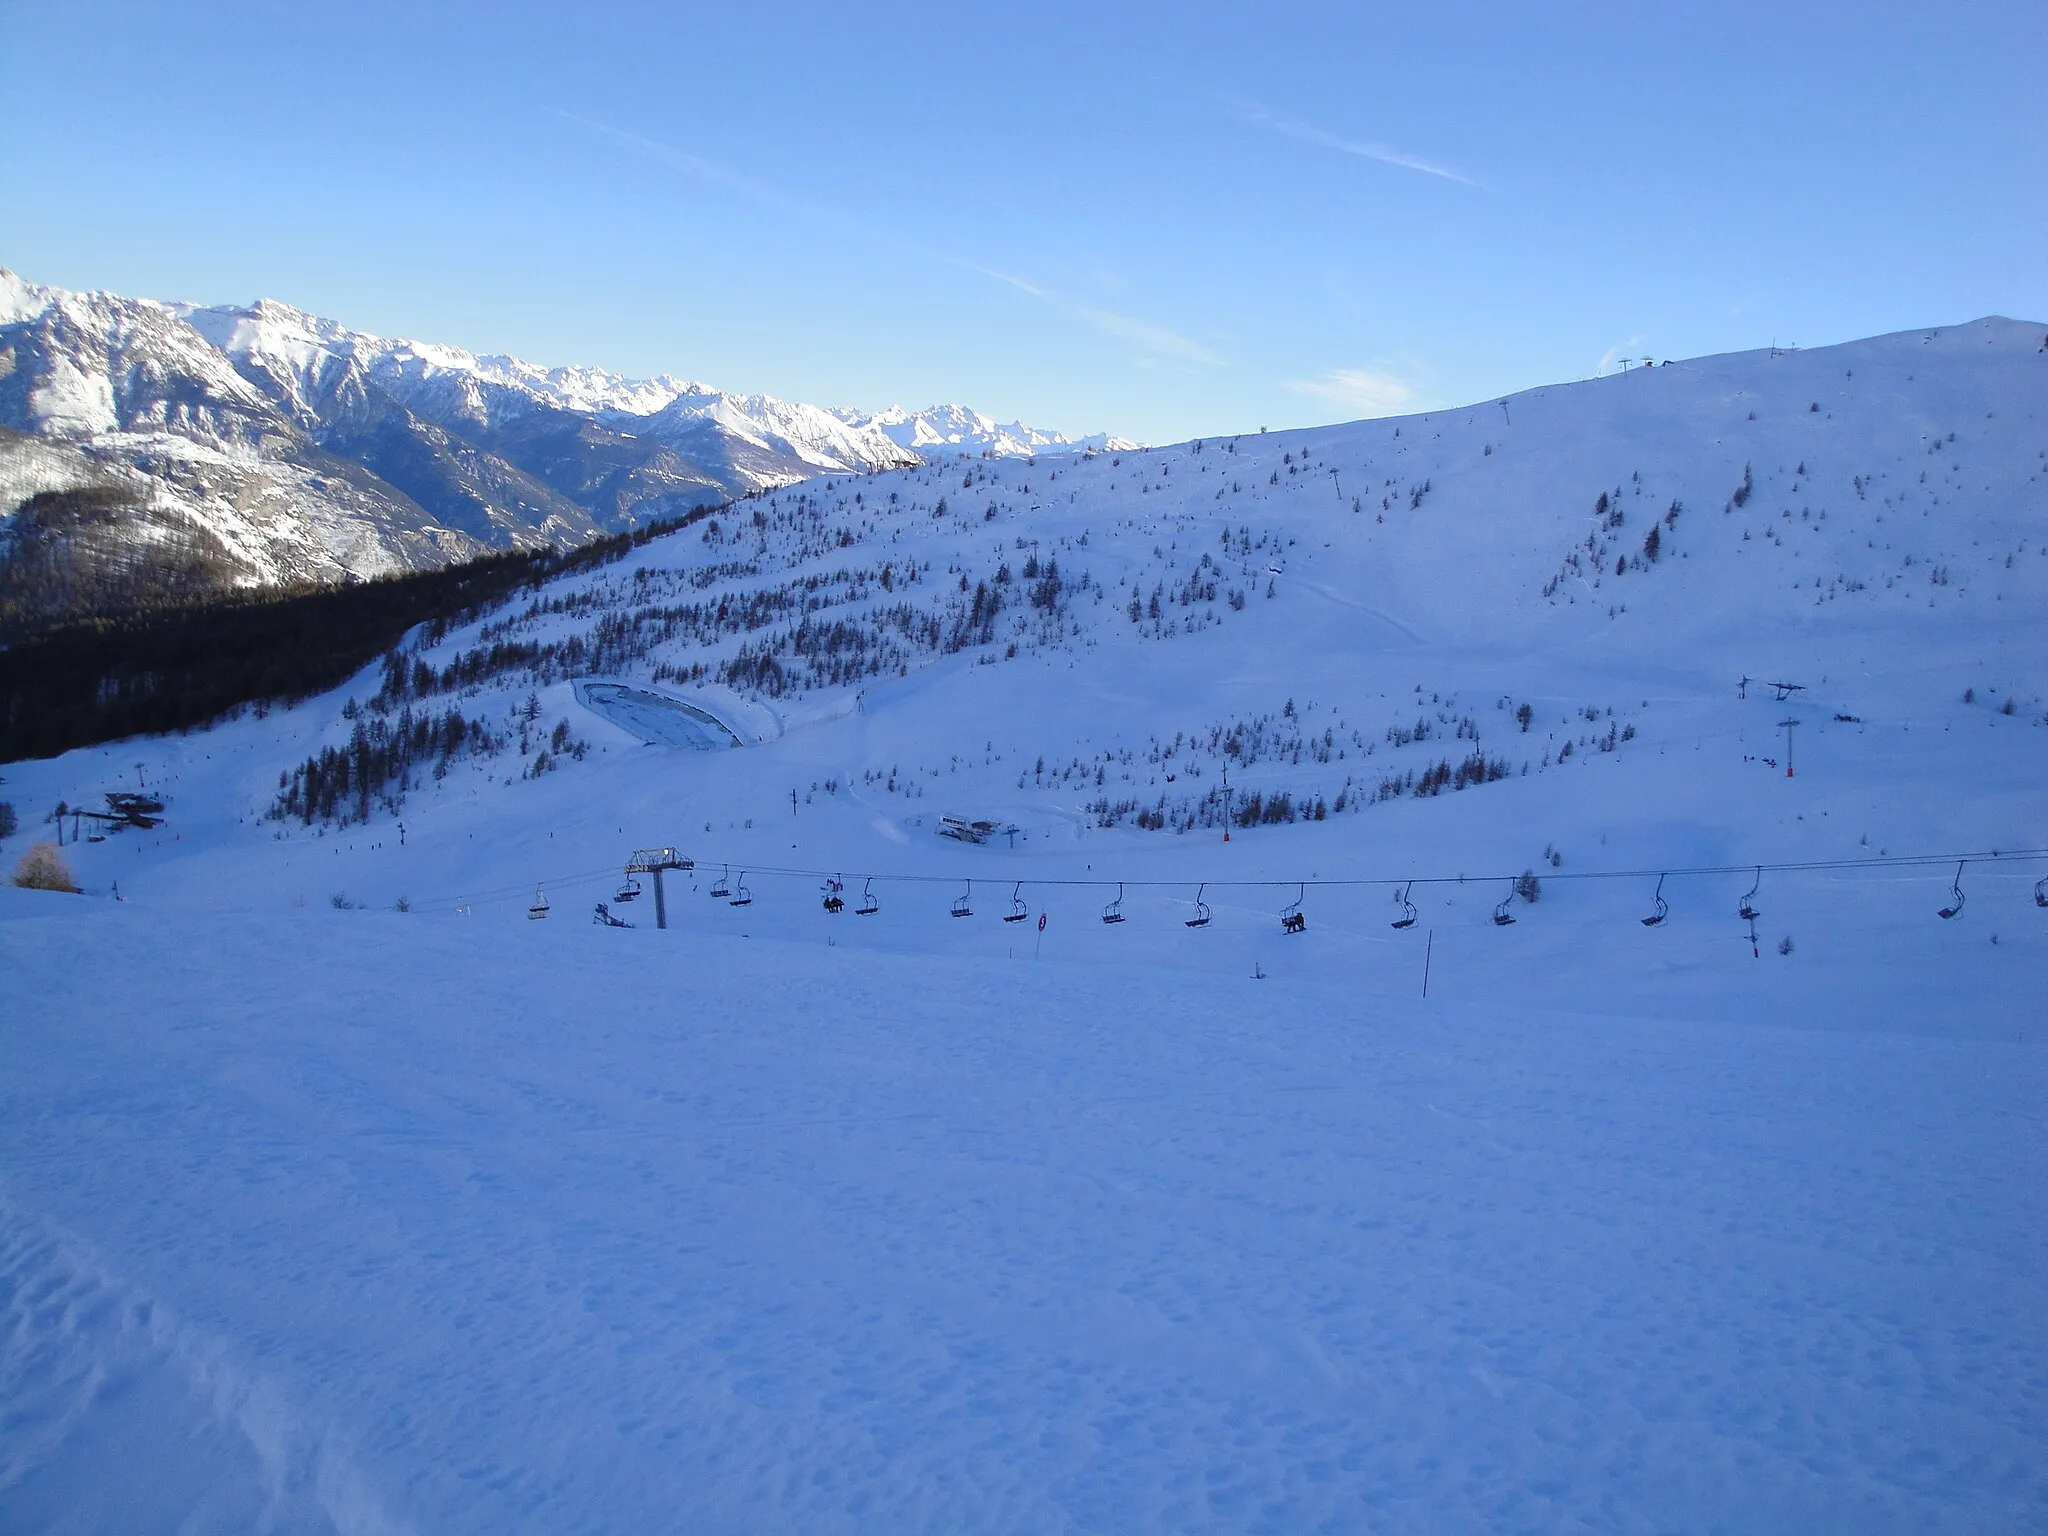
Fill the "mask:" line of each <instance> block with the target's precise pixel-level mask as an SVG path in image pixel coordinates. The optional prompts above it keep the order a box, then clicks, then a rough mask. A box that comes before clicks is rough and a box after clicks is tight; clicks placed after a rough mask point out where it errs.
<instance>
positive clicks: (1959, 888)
mask: <svg viewBox="0 0 2048 1536" xmlns="http://www.w3.org/2000/svg"><path fill="white" fill-rule="evenodd" d="M1969 862H1970V861H1969V860H1968V859H1965V860H1963V863H1962V864H1958V865H1957V866H1956V877H1955V879H1953V880H1951V881H1949V883H1948V905H1947V906H1945V907H1943V908H1942V909H1941V915H1942V916H1943V917H1954V916H1955V915H1956V914H1957V913H1959V912H1961V911H1962V910H1963V864H1967V863H1969Z"/></svg>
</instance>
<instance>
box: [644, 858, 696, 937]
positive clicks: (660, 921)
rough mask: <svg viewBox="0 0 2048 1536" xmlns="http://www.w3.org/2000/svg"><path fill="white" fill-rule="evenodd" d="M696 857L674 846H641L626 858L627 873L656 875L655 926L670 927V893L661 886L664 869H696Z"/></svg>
mask: <svg viewBox="0 0 2048 1536" xmlns="http://www.w3.org/2000/svg"><path fill="white" fill-rule="evenodd" d="M696 867H697V861H696V860H695V859H687V858H684V857H683V856H682V855H681V854H679V853H677V852H676V851H675V849H673V848H641V849H637V850H635V852H634V854H633V857H632V858H630V859H628V860H626V874H627V876H628V877H629V878H630V877H631V876H633V875H652V876H654V926H655V927H657V928H666V927H668V893H667V892H665V891H664V890H663V889H662V888H661V876H662V871H664V870H669V869H695V868H696Z"/></svg>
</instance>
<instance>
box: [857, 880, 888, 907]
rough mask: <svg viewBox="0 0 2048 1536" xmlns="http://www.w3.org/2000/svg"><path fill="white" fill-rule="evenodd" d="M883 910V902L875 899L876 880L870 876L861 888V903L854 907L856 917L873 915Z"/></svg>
mask: <svg viewBox="0 0 2048 1536" xmlns="http://www.w3.org/2000/svg"><path fill="white" fill-rule="evenodd" d="M881 910H882V904H881V903H880V902H879V901H877V900H875V882H874V879H873V878H872V877H870V878H869V879H868V881H867V883H866V884H864V885H862V886H861V888H860V905H859V906H857V907H855V908H854V909H853V915H854V916H855V917H873V916H874V915H875V914H876V913H877V912H879V911H881Z"/></svg>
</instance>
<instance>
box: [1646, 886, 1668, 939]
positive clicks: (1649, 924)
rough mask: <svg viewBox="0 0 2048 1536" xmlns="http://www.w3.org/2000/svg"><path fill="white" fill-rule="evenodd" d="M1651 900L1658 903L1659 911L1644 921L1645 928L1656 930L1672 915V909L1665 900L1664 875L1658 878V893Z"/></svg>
mask: <svg viewBox="0 0 2048 1536" xmlns="http://www.w3.org/2000/svg"><path fill="white" fill-rule="evenodd" d="M1650 899H1651V900H1652V901H1654V902H1656V903H1657V910H1656V911H1654V912H1652V913H1651V914H1650V915H1649V916H1648V917H1646V918H1644V919H1643V926H1644V927H1645V928H1655V927H1656V926H1657V925H1658V924H1659V923H1661V922H1663V921H1664V919H1665V918H1667V917H1669V916H1670V915H1671V907H1670V905H1669V903H1667V902H1666V901H1665V900H1664V877H1663V876H1662V875H1659V876H1658V877H1657V892H1656V894H1655V895H1654V896H1652V897H1651V898H1650Z"/></svg>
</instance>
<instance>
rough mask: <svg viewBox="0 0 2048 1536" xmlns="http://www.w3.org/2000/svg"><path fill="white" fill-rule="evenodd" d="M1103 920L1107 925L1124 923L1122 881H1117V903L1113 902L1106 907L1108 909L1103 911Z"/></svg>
mask: <svg viewBox="0 0 2048 1536" xmlns="http://www.w3.org/2000/svg"><path fill="white" fill-rule="evenodd" d="M1102 920H1103V921H1104V922H1105V923H1120V922H1122V921H1123V920H1124V883H1123V881H1121V880H1119V881H1117V883H1116V900H1115V901H1112V902H1111V903H1110V904H1109V905H1108V906H1106V907H1104V908H1103V909H1102Z"/></svg>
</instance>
